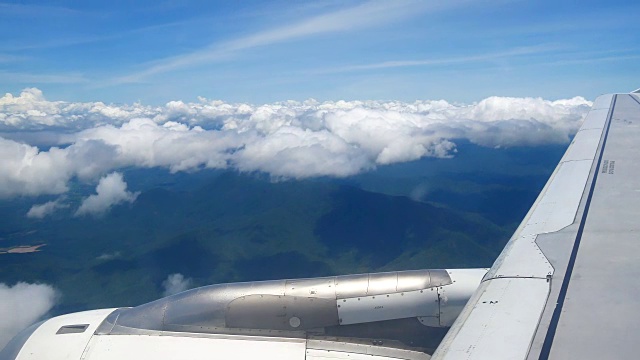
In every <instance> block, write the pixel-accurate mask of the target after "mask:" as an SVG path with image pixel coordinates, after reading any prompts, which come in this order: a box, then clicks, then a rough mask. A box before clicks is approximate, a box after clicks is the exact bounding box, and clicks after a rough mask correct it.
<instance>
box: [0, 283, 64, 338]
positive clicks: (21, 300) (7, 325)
mask: <svg viewBox="0 0 640 360" xmlns="http://www.w3.org/2000/svg"><path fill="white" fill-rule="evenodd" d="M56 298H57V296H56V291H55V290H54V289H53V288H52V287H51V286H49V285H44V284H27V283H23V282H20V283H17V284H15V285H14V286H8V285H6V284H3V283H0V304H2V306H0V319H2V321H0V349H2V348H3V347H4V346H5V345H6V344H7V343H8V342H9V340H11V338H13V337H14V336H15V335H16V334H17V333H18V332H20V331H21V330H22V329H24V328H26V327H27V326H29V325H31V324H33V323H35V322H36V321H38V320H39V319H41V318H42V317H43V316H44V315H45V314H46V313H47V312H49V310H51V308H52V307H53V305H55V302H56Z"/></svg>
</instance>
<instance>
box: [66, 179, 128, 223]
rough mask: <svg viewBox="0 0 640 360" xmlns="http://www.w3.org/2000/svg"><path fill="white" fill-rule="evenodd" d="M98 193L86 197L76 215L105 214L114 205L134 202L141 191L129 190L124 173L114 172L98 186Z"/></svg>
mask: <svg viewBox="0 0 640 360" xmlns="http://www.w3.org/2000/svg"><path fill="white" fill-rule="evenodd" d="M96 193H97V194H96V195H90V196H89V197H87V198H85V199H84V200H83V201H82V204H81V205H80V208H78V210H77V211H76V215H77V216H80V215H94V216H99V215H103V214H104V213H106V212H107V211H109V209H111V207H112V206H114V205H118V204H122V203H125V202H128V203H132V202H134V201H135V200H136V198H137V197H138V195H139V193H132V192H129V191H127V183H125V182H124V179H123V177H122V174H120V173H117V172H114V173H111V174H109V175H106V176H105V177H103V178H102V179H100V182H99V183H98V186H97V187H96Z"/></svg>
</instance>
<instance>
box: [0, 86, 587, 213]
mask: <svg viewBox="0 0 640 360" xmlns="http://www.w3.org/2000/svg"><path fill="white" fill-rule="evenodd" d="M590 106H591V102H589V101H587V100H585V99H584V98H581V97H575V98H572V99H566V100H557V101H549V100H544V99H541V98H509V97H490V98H487V99H484V100H482V101H480V102H477V103H473V104H453V103H449V102H447V101H444V100H420V101H415V102H412V103H405V102H399V101H326V102H318V101H315V100H312V99H310V100H307V101H304V102H296V101H286V102H280V103H273V104H264V105H261V106H255V105H251V104H230V103H225V102H223V101H219V100H207V99H204V98H199V101H198V102H195V103H185V102H182V101H171V102H169V103H167V104H166V105H165V106H157V107H150V106H144V105H141V104H133V105H105V104H103V103H100V102H96V103H68V102H61V101H47V100H46V99H45V98H44V96H43V94H42V92H41V91H40V90H38V89H27V90H25V91H23V92H22V93H21V94H20V96H12V95H10V94H7V95H5V96H4V97H2V98H0V131H2V130H4V134H8V135H6V136H5V137H9V135H11V136H10V137H11V138H12V139H15V140H10V139H8V138H3V137H0V163H2V164H3V166H2V168H1V169H0V197H12V196H17V195H29V196H31V195H40V194H63V193H65V192H66V191H67V190H68V188H67V187H68V183H69V181H71V180H72V179H74V178H78V179H80V180H82V181H86V182H96V181H97V179H99V178H100V177H102V176H104V175H105V174H108V173H111V172H113V171H114V170H118V169H121V168H124V167H142V168H151V167H163V168H167V169H170V170H171V171H172V172H177V171H197V170H199V169H201V168H216V169H225V168H232V169H237V170H240V171H248V172H251V171H261V172H266V173H269V174H270V175H271V176H273V177H275V178H281V177H286V178H305V177H314V176H335V177H343V176H349V175H353V174H357V173H360V172H363V171H367V170H370V169H373V168H375V167H376V166H380V165H386V164H391V163H397V162H403V161H411V160H415V159H419V158H421V157H425V156H431V157H447V156H451V155H453V154H454V153H455V141H456V140H457V139H466V140H469V141H471V142H473V143H476V144H479V145H482V146H488V147H509V146H520V145H526V146H535V145H544V144H559V143H568V140H569V137H570V136H571V135H572V134H573V133H575V131H576V130H577V129H578V128H579V126H580V124H581V122H582V119H583V117H584V116H585V115H586V113H587V111H588V110H589V108H590ZM54 133H55V134H58V137H55V136H53V135H52V134H54ZM0 134H2V133H0ZM38 134H44V135H43V136H38ZM0 136H1V135H0ZM43 138H44V139H47V140H46V141H45V143H46V142H47V141H48V143H46V144H48V145H49V146H50V145H51V141H58V143H57V145H58V146H54V147H49V148H48V149H47V150H41V149H40V148H38V147H37V145H38V144H37V141H38V139H43ZM18 139H20V140H18ZM20 141H22V142H20ZM25 141H31V142H32V143H25ZM122 186H125V187H122ZM125 189H126V184H124V182H122V183H121V188H119V190H118V193H119V194H121V195H122V196H123V197H121V198H117V197H116V198H113V199H114V200H115V199H124V200H122V201H129V200H130V199H131V197H130V195H123V194H127V193H126V190H125ZM105 196H106V195H102V196H101V195H94V196H93V197H91V198H90V199H87V201H88V203H87V205H83V208H82V209H83V210H82V211H81V212H80V213H84V212H87V213H88V212H90V211H88V210H84V209H88V208H97V207H95V206H93V205H91V206H90V204H93V203H103V202H102V200H101V199H104V198H105ZM127 196H129V197H127ZM126 199H129V200H126ZM105 204H106V203H105Z"/></svg>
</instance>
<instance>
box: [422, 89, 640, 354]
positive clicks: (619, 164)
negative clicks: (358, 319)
mask: <svg viewBox="0 0 640 360" xmlns="http://www.w3.org/2000/svg"><path fill="white" fill-rule="evenodd" d="M638 139H640V98H639V95H638V94H634V93H631V94H615V95H603V96H601V97H599V98H598V99H596V101H595V103H594V105H593V107H592V109H591V111H590V112H589V114H588V115H587V117H586V118H585V120H584V123H583V125H582V127H581V128H580V130H579V131H578V133H577V134H576V136H575V138H574V140H573V141H572V143H571V145H570V146H569V148H568V150H567V152H566V153H565V154H564V156H563V158H562V160H561V161H560V163H559V164H558V166H557V167H556V169H555V171H554V173H553V174H552V176H551V178H550V179H549V181H548V182H547V184H546V186H545V187H544V189H543V191H542V192H541V193H540V195H539V197H538V199H537V200H536V202H535V203H534V205H533V206H532V208H531V210H530V211H529V213H528V214H527V216H526V217H525V219H524V220H523V221H522V223H521V224H520V226H519V227H518V229H517V230H516V232H515V233H514V235H513V236H512V238H511V240H510V241H509V243H508V244H507V246H506V247H505V249H504V250H503V252H502V254H501V255H500V256H499V257H498V259H497V260H496V262H495V263H494V265H493V267H492V268H491V270H490V271H489V272H488V273H487V275H486V276H485V278H484V279H483V282H482V283H481V285H480V287H479V288H478V290H477V291H476V293H475V294H474V296H473V297H472V298H471V300H470V301H469V303H468V304H467V306H466V307H465V309H464V310H463V311H462V313H461V314H460V316H459V317H458V319H457V320H456V322H455V323H454V325H453V327H452V328H451V330H450V331H449V333H448V334H447V336H446V337H445V339H444V340H443V341H442V343H441V344H440V346H439V347H438V349H437V351H436V353H435V354H434V357H433V358H434V359H550V358H554V359H555V358H559V359H566V358H581V359H590V358H630V357H634V356H635V355H636V352H635V347H636V342H637V338H638V335H640V325H638V324H640V314H639V313H638V312H637V311H636V310H635V308H637V305H638V300H636V299H639V298H640V280H638V279H640V267H639V266H637V263H638V260H640V242H639V241H637V237H638V235H637V234H638V232H640V224H639V222H638V221H637V219H638V216H639V215H640V207H639V206H638V204H640V167H639V166H638V165H637V162H638V159H637V156H638V154H640V143H639V142H638ZM603 343H605V344H607V345H604V346H603ZM612 345H614V346H612Z"/></svg>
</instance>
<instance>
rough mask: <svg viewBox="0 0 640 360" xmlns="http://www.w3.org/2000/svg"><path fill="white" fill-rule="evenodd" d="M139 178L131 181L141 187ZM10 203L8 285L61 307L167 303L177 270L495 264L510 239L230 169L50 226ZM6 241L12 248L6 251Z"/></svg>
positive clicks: (455, 220)
mask: <svg viewBox="0 0 640 360" xmlns="http://www.w3.org/2000/svg"><path fill="white" fill-rule="evenodd" d="M133 177H134V176H133V175H132V176H129V178H130V179H131V183H135V182H136V179H135V178H133ZM27 210H28V204H27V203H26V202H23V201H21V200H16V201H13V202H10V203H5V204H4V206H3V207H2V209H0V211H2V212H3V214H4V215H5V217H4V219H5V223H4V224H3V225H4V226H5V227H4V228H3V229H6V230H5V234H4V236H3V238H4V240H1V241H3V243H4V244H6V245H15V244H20V243H28V244H32V243H41V242H44V243H47V246H45V247H44V248H43V251H41V252H38V253H32V254H2V255H0V262H1V263H2V266H0V282H5V283H14V282H17V281H28V282H38V281H40V282H46V283H49V284H52V285H54V286H55V287H56V288H58V289H59V290H60V291H61V294H62V301H61V305H60V306H59V307H58V308H57V309H56V311H58V312H64V311H76V310H80V309H86V308H94V307H107V306H109V307H110V306H127V305H136V304H140V303H142V302H146V301H150V300H152V299H155V298H157V297H159V296H161V292H162V287H161V283H162V281H163V280H164V279H166V277H167V275H168V274H171V273H181V274H183V275H184V276H186V277H189V278H192V279H193V282H194V283H193V284H194V285H205V284H210V283H216V282H227V281H248V280H263V279H275V278H283V277H284V278H287V277H288V278H293V277H309V276H324V275H334V274H343V273H354V272H365V271H382V270H402V269H416V268H443V267H486V266H490V265H491V263H492V261H493V259H494V258H495V257H496V255H497V254H498V253H499V251H500V250H501V249H502V246H503V245H504V243H505V242H506V240H507V239H508V237H509V235H510V233H509V231H507V230H504V229H502V228H500V227H498V226H496V225H494V224H493V223H492V222H489V221H487V220H486V219H484V218H481V217H479V216H477V215H473V214H470V213H463V212H457V211H453V210H451V209H448V208H445V207H441V206H437V205H434V204H430V203H424V202H415V201H412V200H411V199H409V198H407V197H403V196H390V195H384V194H379V193H373V192H368V191H364V190H361V189H359V188H356V187H352V186H347V185H339V184H336V183H332V182H323V181H282V182H271V181H268V179H263V178H261V177H259V176H252V175H239V174H236V173H230V172H229V173H223V174H221V175H217V174H216V175H215V176H212V177H211V178H209V179H208V180H207V181H202V182H201V183H200V184H199V185H198V186H194V187H193V188H188V187H187V188H185V187H180V186H169V185H163V186H150V187H149V188H148V189H143V191H142V193H141V194H140V195H139V197H138V199H137V200H136V201H135V203H133V204H131V205H122V206H119V207H116V208H114V209H112V211H111V212H110V213H109V214H108V215H106V216H105V217H103V218H98V219H96V218H91V217H81V218H78V217H73V216H72V210H73V207H71V208H69V209H67V210H66V212H65V211H63V212H61V213H59V214H57V215H55V216H54V217H53V218H50V219H45V220H43V221H37V220H29V219H26V218H25V217H24V214H25V213H26V211H27ZM0 246H4V245H0Z"/></svg>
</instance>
